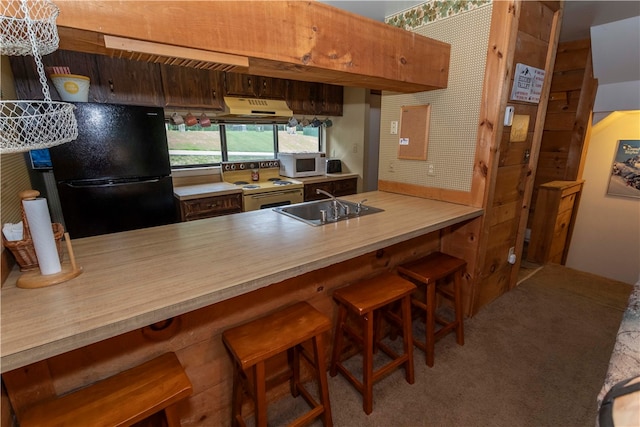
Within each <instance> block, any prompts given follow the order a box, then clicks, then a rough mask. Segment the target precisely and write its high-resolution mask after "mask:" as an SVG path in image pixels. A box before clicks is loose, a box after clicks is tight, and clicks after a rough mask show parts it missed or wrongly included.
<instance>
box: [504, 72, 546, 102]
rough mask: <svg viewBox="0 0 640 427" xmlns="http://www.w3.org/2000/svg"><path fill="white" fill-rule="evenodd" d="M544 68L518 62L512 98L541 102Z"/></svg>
mask: <svg viewBox="0 0 640 427" xmlns="http://www.w3.org/2000/svg"><path fill="white" fill-rule="evenodd" d="M544 74H545V72H544V70H541V69H539V68H535V67H531V66H529V65H524V64H516V73H515V76H514V79H513V87H512V88H511V100H514V101H525V102H533V103H535V104H537V103H538V102H540V95H541V94H542V84H543V83H544Z"/></svg>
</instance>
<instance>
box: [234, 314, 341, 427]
mask: <svg viewBox="0 0 640 427" xmlns="http://www.w3.org/2000/svg"><path fill="white" fill-rule="evenodd" d="M330 329H331V320H330V319H329V318H328V317H327V316H325V315H324V314H322V313H320V312H319V311H318V310H316V309H315V308H313V307H312V306H311V305H309V304H308V303H306V302H299V303H296V304H294V305H291V306H289V307H286V308H284V309H282V310H279V311H277V312H275V313H272V314H269V315H267V316H265V317H262V318H259V319H256V320H253V321H251V322H249V323H245V324H243V325H240V326H237V327H234V328H231V329H228V330H226V331H225V332H223V334H222V340H223V342H224V344H225V345H226V347H227V349H228V350H229V352H230V354H231V357H232V359H233V370H234V374H233V378H234V380H233V399H232V400H233V401H232V420H231V424H232V425H234V426H238V425H245V421H244V418H243V416H242V402H243V398H244V396H245V395H248V396H249V397H250V398H252V399H253V401H254V404H255V425H256V426H258V427H264V426H266V425H267V400H266V391H267V383H269V384H268V386H269V387H272V386H274V385H276V384H278V383H282V379H283V377H282V376H280V375H276V376H272V378H267V377H266V370H265V362H266V361H267V359H269V358H271V357H273V356H275V355H277V354H280V353H283V352H285V351H286V352H287V356H288V358H287V359H288V362H289V368H290V373H289V374H288V375H286V377H285V378H284V380H285V381H287V380H288V381H289V382H290V388H291V394H292V395H293V396H294V397H297V396H298V395H300V394H301V395H302V397H303V398H304V399H305V401H306V402H307V403H308V404H309V406H310V407H311V408H312V409H311V411H309V412H307V413H306V414H304V415H302V416H300V417H299V418H298V419H296V420H295V421H294V422H293V423H292V424H291V425H303V424H305V423H308V422H309V421H311V420H313V419H315V418H317V417H320V416H322V421H323V424H324V425H325V426H326V427H327V426H332V425H333V421H332V419H331V406H330V404H329V387H328V382H327V367H326V359H325V350H324V339H323V334H324V333H325V332H327V331H329V330H330ZM309 340H310V341H311V344H312V347H313V354H309V352H308V350H307V349H306V348H305V347H304V346H303V345H302V344H303V343H305V342H307V341H309ZM300 355H302V356H303V357H304V358H305V359H306V360H307V362H309V364H310V365H311V366H312V367H313V368H314V370H315V375H316V377H317V380H318V389H319V390H318V392H319V400H320V402H316V401H315V399H314V398H313V397H312V396H311V394H310V393H309V392H308V391H307V390H306V389H305V388H304V386H303V385H302V383H301V382H300ZM250 377H253V380H251V379H250Z"/></svg>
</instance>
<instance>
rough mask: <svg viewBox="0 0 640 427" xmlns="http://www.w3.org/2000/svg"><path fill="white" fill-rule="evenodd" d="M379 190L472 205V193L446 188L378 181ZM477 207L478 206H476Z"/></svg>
mask: <svg viewBox="0 0 640 427" xmlns="http://www.w3.org/2000/svg"><path fill="white" fill-rule="evenodd" d="M378 190H380V191H386V192H389V193H398V194H406V195H407V196H415V197H422V198H423V199H432V200H441V201H446V202H451V203H458V204H460V205H467V206H470V205H471V200H472V198H473V197H472V195H471V193H468V192H465V191H459V190H449V189H446V188H436V187H424V186H422V185H416V184H408V183H404V182H395V181H385V180H379V181H378ZM476 207H477V206H476Z"/></svg>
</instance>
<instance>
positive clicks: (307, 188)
mask: <svg viewBox="0 0 640 427" xmlns="http://www.w3.org/2000/svg"><path fill="white" fill-rule="evenodd" d="M318 188H319V189H321V190H324V191H326V192H327V193H329V194H333V195H334V196H336V197H342V196H348V195H350V194H356V193H357V192H358V178H357V177H352V178H344V179H338V180H327V181H321V182H314V183H310V184H305V185H304V201H305V202H309V201H312V200H320V199H326V197H327V196H325V195H323V194H316V190H317V189H318Z"/></svg>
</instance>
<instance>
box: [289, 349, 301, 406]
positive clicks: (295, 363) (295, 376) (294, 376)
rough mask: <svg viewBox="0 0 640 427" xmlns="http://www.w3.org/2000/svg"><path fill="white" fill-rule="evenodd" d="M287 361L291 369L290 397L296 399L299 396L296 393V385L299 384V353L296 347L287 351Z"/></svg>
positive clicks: (298, 393)
mask: <svg viewBox="0 0 640 427" xmlns="http://www.w3.org/2000/svg"><path fill="white" fill-rule="evenodd" d="M287 359H288V361H289V366H290V367H291V379H290V381H289V386H290V389H291V395H292V396H293V397H298V396H299V395H300V392H299V391H298V384H300V351H299V350H298V346H294V347H292V348H290V349H288V350H287Z"/></svg>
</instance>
